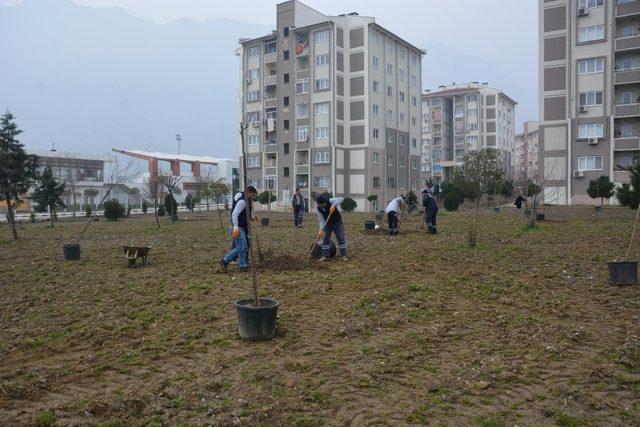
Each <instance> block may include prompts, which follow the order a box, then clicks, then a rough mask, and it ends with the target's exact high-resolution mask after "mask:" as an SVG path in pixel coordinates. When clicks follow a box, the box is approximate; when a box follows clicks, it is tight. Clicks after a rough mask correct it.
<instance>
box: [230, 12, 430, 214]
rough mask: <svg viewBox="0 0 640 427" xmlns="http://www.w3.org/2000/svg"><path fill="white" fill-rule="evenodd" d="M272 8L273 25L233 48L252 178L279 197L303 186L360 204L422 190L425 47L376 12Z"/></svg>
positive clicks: (309, 192)
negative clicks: (388, 26)
mask: <svg viewBox="0 0 640 427" xmlns="http://www.w3.org/2000/svg"><path fill="white" fill-rule="evenodd" d="M276 9H277V10H276V11H277V17H276V22H277V27H276V30H275V31H273V32H272V33H271V34H268V35H266V36H264V37H260V38H256V39H242V40H240V45H241V47H240V48H239V49H238V50H237V51H236V53H237V55H238V56H239V57H240V58H241V74H242V76H241V77H242V80H241V84H242V89H241V93H242V113H243V117H245V118H248V120H249V128H248V129H247V132H246V137H245V147H244V148H245V152H246V153H247V154H246V156H247V166H248V168H247V178H248V182H250V183H251V184H252V185H254V186H255V187H256V188H258V190H259V191H263V190H267V189H271V190H272V191H274V192H275V193H276V194H277V196H278V201H277V202H276V203H277V204H278V205H280V206H283V205H285V206H286V204H287V203H288V201H289V199H290V197H291V195H292V194H293V192H294V191H295V189H296V188H300V189H301V190H302V193H303V195H304V197H305V198H306V199H308V200H310V199H312V197H313V195H314V194H316V193H322V192H325V191H329V192H331V193H332V194H334V195H336V196H343V197H351V198H353V199H354V200H355V201H356V202H357V204H358V208H357V210H360V211H370V210H378V209H381V208H383V207H384V206H385V204H386V203H387V201H389V200H390V199H391V198H393V197H395V196H396V195H397V194H399V193H404V192H407V191H409V190H411V189H414V190H417V189H418V187H419V184H420V152H421V148H420V145H419V142H418V141H419V139H420V94H421V92H422V80H421V75H422V56H423V55H424V51H422V50H421V49H419V48H417V47H415V46H413V45H412V44H410V43H409V42H407V41H405V40H402V39H401V38H399V37H397V36H396V35H394V34H393V33H391V32H390V31H388V30H387V29H385V28H383V27H381V26H380V25H378V24H377V23H376V22H375V19H374V18H372V17H364V16H359V15H358V14H357V13H349V14H344V15H339V16H327V15H324V14H322V13H320V12H318V11H316V10H314V9H312V8H310V7H308V6H306V5H304V4H303V3H301V2H298V1H287V2H284V3H280V4H278V5H277V8H276ZM372 194H375V195H377V196H378V201H377V202H374V203H369V202H368V201H367V199H366V198H367V196H369V195H372Z"/></svg>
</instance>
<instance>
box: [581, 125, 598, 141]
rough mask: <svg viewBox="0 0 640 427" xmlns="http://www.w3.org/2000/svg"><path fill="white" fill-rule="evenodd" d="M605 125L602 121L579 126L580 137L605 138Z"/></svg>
mask: <svg viewBox="0 0 640 427" xmlns="http://www.w3.org/2000/svg"><path fill="white" fill-rule="evenodd" d="M603 137H604V126H603V124H602V123H589V124H586V125H580V126H578V138H580V139H588V138H603Z"/></svg>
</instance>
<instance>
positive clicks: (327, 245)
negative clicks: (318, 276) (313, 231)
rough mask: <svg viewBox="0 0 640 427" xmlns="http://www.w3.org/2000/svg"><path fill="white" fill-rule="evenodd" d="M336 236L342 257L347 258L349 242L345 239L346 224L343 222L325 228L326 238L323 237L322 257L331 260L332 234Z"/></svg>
mask: <svg viewBox="0 0 640 427" xmlns="http://www.w3.org/2000/svg"><path fill="white" fill-rule="evenodd" d="M332 233H333V234H335V235H336V238H337V239H338V249H339V250H340V256H347V242H346V240H345V238H344V223H343V222H342V220H340V221H338V222H337V223H335V224H327V225H326V226H325V227H324V236H323V237H322V256H323V257H325V258H329V255H330V254H331V234H332Z"/></svg>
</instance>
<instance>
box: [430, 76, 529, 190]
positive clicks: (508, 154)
mask: <svg viewBox="0 0 640 427" xmlns="http://www.w3.org/2000/svg"><path fill="white" fill-rule="evenodd" d="M516 105H517V102H515V101H514V100H513V99H511V98H510V97H509V96H507V95H506V94H505V93H504V92H503V91H501V90H499V89H494V88H491V87H489V85H488V84H486V83H482V84H480V83H479V82H473V83H465V84H458V85H456V84H455V83H454V84H452V85H449V86H440V88H439V90H437V91H433V92H432V91H427V92H426V93H425V94H424V95H423V96H422V119H421V121H422V181H423V182H422V185H423V186H426V185H427V182H428V181H429V180H432V181H434V182H446V181H449V180H450V179H452V177H453V171H454V169H455V167H456V166H457V165H460V164H462V161H463V159H464V156H465V155H466V154H468V153H469V152H472V151H476V150H481V149H483V148H495V149H497V150H499V151H500V152H501V153H502V157H503V160H504V169H505V173H506V174H507V176H513V174H514V167H515V162H514V159H515V141H514V138H515V110H516Z"/></svg>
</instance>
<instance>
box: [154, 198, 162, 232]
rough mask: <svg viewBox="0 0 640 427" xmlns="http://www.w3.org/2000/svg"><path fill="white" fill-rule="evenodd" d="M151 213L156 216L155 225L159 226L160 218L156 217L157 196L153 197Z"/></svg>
mask: <svg viewBox="0 0 640 427" xmlns="http://www.w3.org/2000/svg"><path fill="white" fill-rule="evenodd" d="M153 214H154V215H155V217H156V225H157V226H158V228H160V220H159V219H158V198H157V197H154V198H153Z"/></svg>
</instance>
